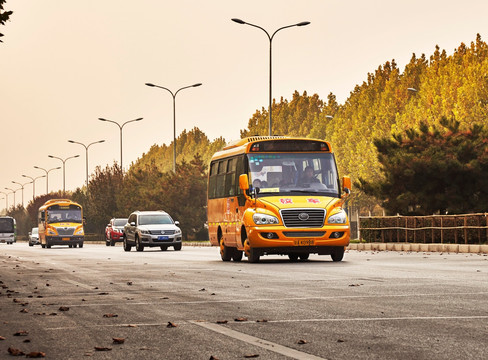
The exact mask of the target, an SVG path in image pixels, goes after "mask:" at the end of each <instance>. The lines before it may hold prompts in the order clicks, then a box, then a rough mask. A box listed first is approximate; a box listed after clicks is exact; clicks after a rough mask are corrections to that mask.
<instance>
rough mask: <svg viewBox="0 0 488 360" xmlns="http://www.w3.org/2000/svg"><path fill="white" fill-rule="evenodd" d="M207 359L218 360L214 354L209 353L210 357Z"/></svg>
mask: <svg viewBox="0 0 488 360" xmlns="http://www.w3.org/2000/svg"><path fill="white" fill-rule="evenodd" d="M208 360H219V359H218V358H216V357H215V356H213V355H211V356H210V359H208Z"/></svg>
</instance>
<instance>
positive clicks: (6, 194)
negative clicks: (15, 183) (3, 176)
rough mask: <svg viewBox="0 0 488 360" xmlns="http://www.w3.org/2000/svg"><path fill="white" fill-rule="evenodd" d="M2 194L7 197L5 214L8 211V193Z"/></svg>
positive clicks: (0, 192) (1, 192)
mask: <svg viewBox="0 0 488 360" xmlns="http://www.w3.org/2000/svg"><path fill="white" fill-rule="evenodd" d="M0 194H3V195H5V212H7V211H8V193H6V192H3V191H0Z"/></svg>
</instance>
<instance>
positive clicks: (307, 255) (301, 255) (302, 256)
mask: <svg viewBox="0 0 488 360" xmlns="http://www.w3.org/2000/svg"><path fill="white" fill-rule="evenodd" d="M309 256H310V254H308V253H307V254H300V255H299V257H300V260H302V261H305V260H308V257H309Z"/></svg>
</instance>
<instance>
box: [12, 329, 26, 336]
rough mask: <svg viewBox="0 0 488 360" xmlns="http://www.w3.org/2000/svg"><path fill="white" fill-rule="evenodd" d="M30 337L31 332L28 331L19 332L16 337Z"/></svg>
mask: <svg viewBox="0 0 488 360" xmlns="http://www.w3.org/2000/svg"><path fill="white" fill-rule="evenodd" d="M27 335H29V332H28V331H25V330H20V331H17V332H16V333H15V334H14V336H27Z"/></svg>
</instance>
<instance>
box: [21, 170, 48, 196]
mask: <svg viewBox="0 0 488 360" xmlns="http://www.w3.org/2000/svg"><path fill="white" fill-rule="evenodd" d="M22 176H23V177H25V178H29V179H31V180H32V202H34V198H35V197H36V180H37V179H40V178H43V177H46V175H41V176H38V177H35V178H33V177H32V176H27V175H22Z"/></svg>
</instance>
